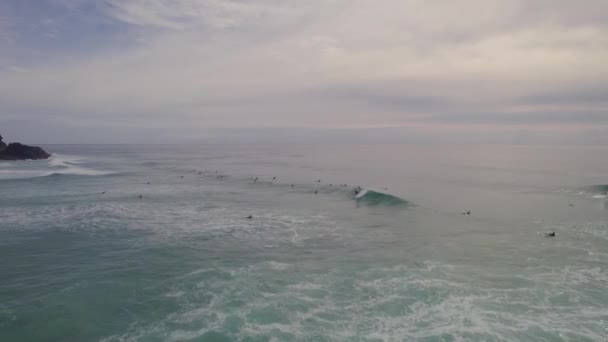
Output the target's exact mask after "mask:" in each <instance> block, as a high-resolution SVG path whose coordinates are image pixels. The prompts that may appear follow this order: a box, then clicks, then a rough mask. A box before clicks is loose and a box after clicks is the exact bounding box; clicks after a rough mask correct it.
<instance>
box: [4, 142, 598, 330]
mask: <svg viewBox="0 0 608 342" xmlns="http://www.w3.org/2000/svg"><path fill="white" fill-rule="evenodd" d="M44 147H45V149H47V150H48V151H49V152H52V153H53V157H51V159H49V160H42V161H23V162H21V161H20V162H1V163H0V341H606V340H607V339H608V201H607V199H606V194H605V192H606V191H608V186H607V185H606V184H608V159H607V158H605V156H606V155H607V152H608V148H605V147H539V146H501V145H488V146H481V145H466V146H465V145H463V146H442V145H437V146H417V145H347V144H342V145H316V144H311V145H187V146H178V145H141V146H137V145H106V146H103V145H83V146H75V145H71V146H60V145H54V146H44ZM468 211H470V212H471V213H470V215H467V214H466V212H468ZM463 213H465V214H463ZM249 215H251V216H252V217H253V218H251V219H248V218H247V217H248V216H249ZM546 232H556V234H557V236H556V237H554V238H546V237H544V234H545V233H546Z"/></svg>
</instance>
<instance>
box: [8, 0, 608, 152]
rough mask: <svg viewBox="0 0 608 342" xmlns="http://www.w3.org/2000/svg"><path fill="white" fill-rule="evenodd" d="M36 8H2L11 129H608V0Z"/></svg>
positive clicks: (550, 133)
mask: <svg viewBox="0 0 608 342" xmlns="http://www.w3.org/2000/svg"><path fill="white" fill-rule="evenodd" d="M24 3H25V2H20V1H17V0H9V2H8V3H7V4H4V5H2V6H0V43H1V44H2V45H4V46H8V49H0V113H1V114H0V126H2V125H3V124H4V125H5V126H6V125H7V123H9V122H10V125H11V126H10V127H17V130H19V127H26V126H27V127H31V125H32V124H34V123H35V122H48V123H50V124H54V125H68V126H71V127H73V128H74V129H78V130H91V131H98V130H100V129H103V130H104V131H106V132H111V131H113V132H115V134H116V136H117V138H118V139H121V137H122V139H123V140H124V141H128V140H129V139H126V138H125V137H123V135H125V136H126V135H129V136H134V135H137V134H141V135H142V136H143V135H145V134H146V132H152V131H155V132H156V131H159V130H162V131H166V132H168V133H166V136H167V137H171V136H174V137H188V138H189V139H197V138H201V139H204V138H206V137H207V136H211V135H213V134H211V133H210V132H213V130H222V131H223V130H231V129H232V130H233V132H245V131H250V132H264V133H263V135H266V134H268V129H271V130H272V129H274V130H278V129H287V128H289V129H300V130H316V131H323V130H345V129H357V130H361V129H370V130H375V129H378V128H390V129H392V130H397V133H395V134H394V135H395V136H396V138H395V139H396V140H398V139H397V138H398V137H399V136H400V134H401V135H406V134H407V135H409V136H412V135H414V136H420V137H422V138H424V137H434V136H442V137H450V136H452V137H453V140H455V141H458V140H459V139H462V138H463V137H465V136H468V135H470V134H481V133H480V132H482V131H483V132H492V134H494V136H504V137H509V136H513V137H517V139H523V140H526V139H525V136H526V134H528V135H529V138H530V141H532V140H534V139H533V138H534V137H535V136H536V137H538V135H539V134H541V133H542V134H544V135H543V136H547V139H546V141H549V142H560V143H561V142H564V140H563V139H564V136H565V135H564V132H568V133H569V134H567V136H569V137H576V139H574V140H576V141H577V142H585V137H588V136H592V135H593V136H597V135H598V134H597V132H598V131H599V132H600V133H601V132H606V133H608V122H607V121H608V120H607V119H606V118H607V117H608V110H607V109H608V67H607V66H606V62H605V61H606V60H608V3H606V2H605V1H600V0H597V1H596V0H588V1H586V2H584V4H583V3H575V2H572V1H566V0H552V1H549V0H528V1H523V0H520V1H517V0H515V1H513V0H483V1H482V0H463V1H458V2H455V1H440V0H379V1H371V0H351V1H348V0H310V1H306V2H303V1H293V0H286V1H279V0H255V1H245V0H121V1H118V0H106V1H104V2H99V1H85V0H46V1H40V2H36V3H35V4H33V3H29V4H24ZM33 6H35V7H33ZM3 121H4V123H3ZM19 122H22V123H23V122H27V123H28V124H18V123H19ZM399 129H401V131H399ZM21 130H22V131H25V128H23V129H21ZM126 131H128V132H131V133H132V134H125V133H124V132H126ZM120 132H122V133H120ZM138 132H139V133H138ZM399 132H402V133H399ZM260 134H262V133H260ZM7 135H8V133H7ZM245 135H247V136H251V133H248V134H244V133H243V136H245ZM254 135H255V134H254ZM481 135H483V136H485V137H488V134H487V133H483V134H481ZM604 135H606V136H608V134H604ZM62 136H63V137H65V135H62ZM213 136H215V135H213ZM231 136H238V134H234V135H231ZM600 136H601V134H600ZM522 137H523V138H522ZM422 138H421V140H425V139H422ZM50 140H58V139H53V138H50ZM76 140H78V139H76ZM136 140H138V141H140V140H142V139H136ZM144 140H145V139H144ZM406 140H408V141H409V139H406ZM448 140H449V139H448ZM507 140H509V139H507ZM589 142H591V140H589ZM593 142H594V143H596V142H597V139H595V138H594V140H593ZM607 142H608V141H607Z"/></svg>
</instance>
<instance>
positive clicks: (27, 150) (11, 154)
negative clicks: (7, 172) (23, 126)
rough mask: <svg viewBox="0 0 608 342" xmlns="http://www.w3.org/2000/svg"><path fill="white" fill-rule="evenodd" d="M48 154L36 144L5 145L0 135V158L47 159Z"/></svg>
mask: <svg viewBox="0 0 608 342" xmlns="http://www.w3.org/2000/svg"><path fill="white" fill-rule="evenodd" d="M50 156H51V155H50V154H48V153H47V152H46V151H45V150H43V149H42V148H40V147H38V146H28V145H23V144H20V143H10V144H8V145H6V144H5V143H4V142H3V141H2V136H1V135H0V160H26V159H47V158H48V157H50Z"/></svg>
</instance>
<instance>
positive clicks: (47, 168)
mask: <svg viewBox="0 0 608 342" xmlns="http://www.w3.org/2000/svg"><path fill="white" fill-rule="evenodd" d="M84 162H85V159H83V158H80V157H76V156H67V155H60V154H53V155H52V156H51V157H50V158H49V159H48V160H43V161H21V162H15V163H11V164H8V165H6V166H8V168H6V169H3V170H0V181H6V180H19V179H32V178H40V177H49V176H105V175H110V174H114V172H112V171H105V170H96V169H93V168H90V167H86V166H84V165H83V164H84Z"/></svg>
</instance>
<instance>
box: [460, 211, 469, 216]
mask: <svg viewBox="0 0 608 342" xmlns="http://www.w3.org/2000/svg"><path fill="white" fill-rule="evenodd" d="M461 214H462V215H471V211H470V210H469V211H465V212H464V213H461Z"/></svg>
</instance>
